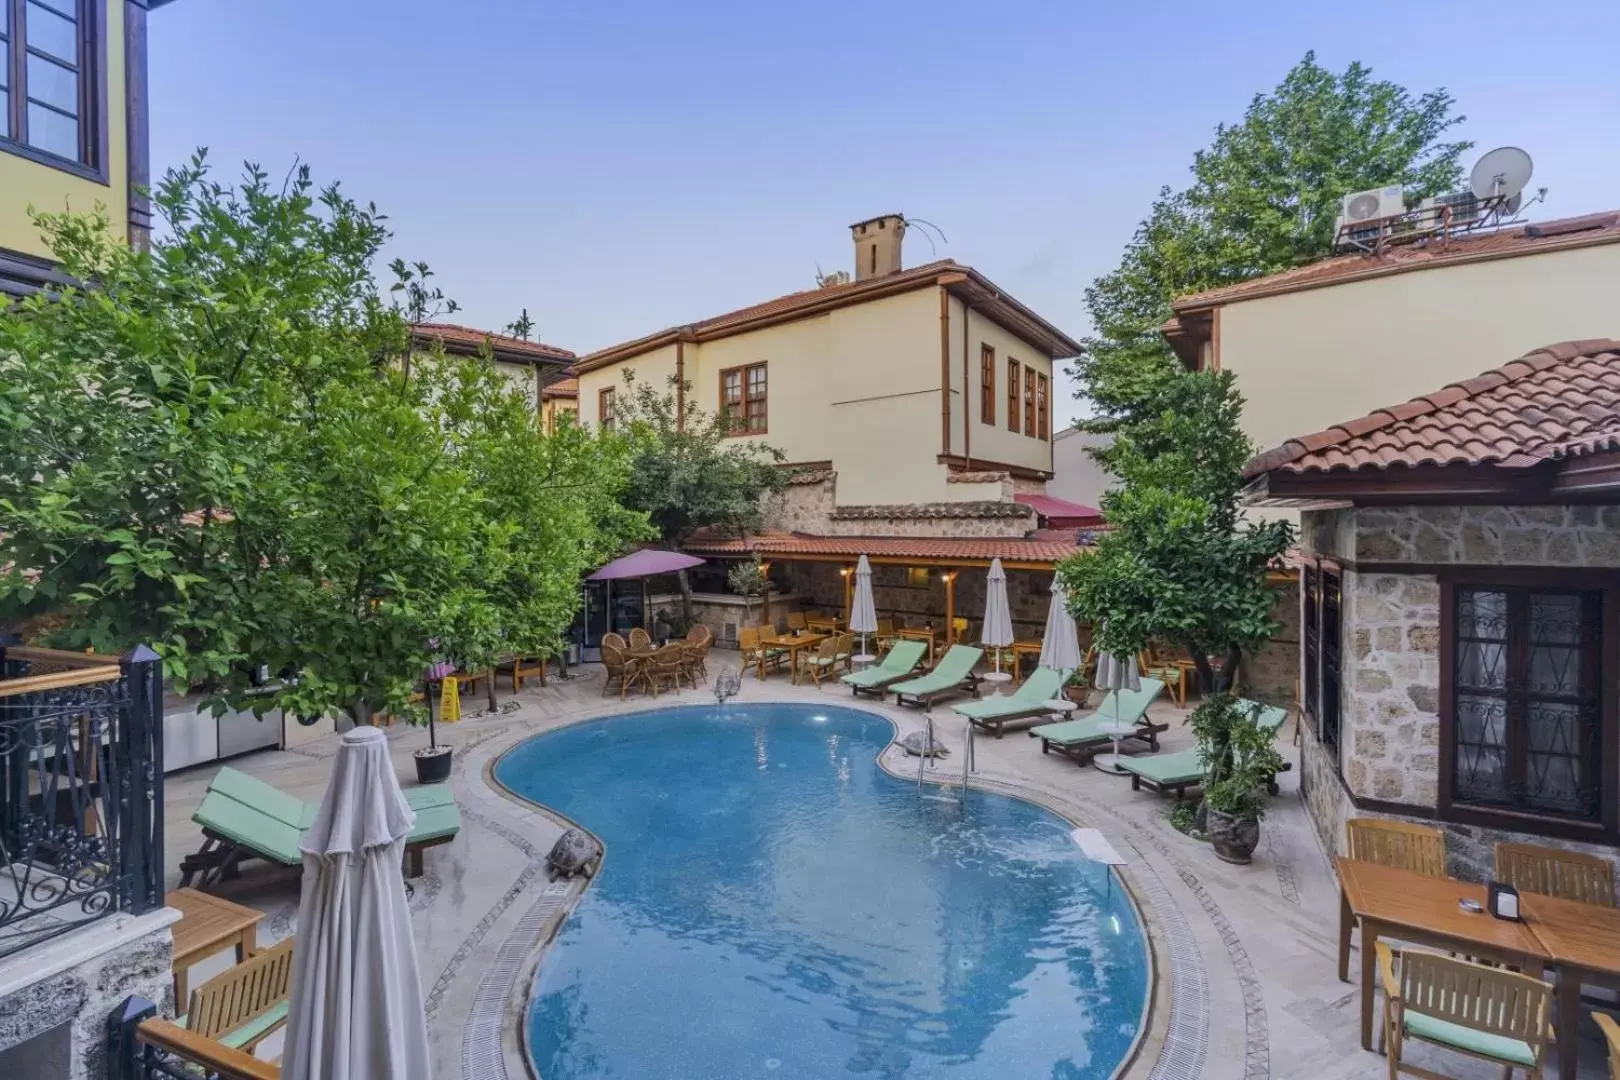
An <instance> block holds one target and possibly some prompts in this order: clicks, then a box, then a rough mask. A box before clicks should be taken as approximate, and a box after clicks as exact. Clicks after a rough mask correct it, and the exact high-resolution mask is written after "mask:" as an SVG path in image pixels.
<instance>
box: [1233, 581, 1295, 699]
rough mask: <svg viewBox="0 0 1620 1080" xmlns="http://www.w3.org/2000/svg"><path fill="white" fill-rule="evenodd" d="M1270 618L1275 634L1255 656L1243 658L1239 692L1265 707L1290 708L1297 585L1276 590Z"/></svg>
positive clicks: (1293, 677) (1293, 676)
mask: <svg viewBox="0 0 1620 1080" xmlns="http://www.w3.org/2000/svg"><path fill="white" fill-rule="evenodd" d="M1271 617H1272V618H1273V619H1275V620H1276V621H1277V623H1278V628H1277V632H1276V633H1275V634H1273V635H1272V636H1271V640H1270V641H1268V642H1266V643H1265V645H1263V646H1261V647H1260V649H1259V650H1258V651H1257V652H1254V653H1251V654H1250V655H1248V656H1246V657H1244V658H1243V668H1242V681H1243V692H1244V693H1245V694H1246V695H1247V696H1249V697H1252V698H1254V699H1255V700H1256V701H1264V702H1266V703H1267V704H1274V705H1286V706H1290V707H1292V705H1293V704H1294V680H1295V679H1297V678H1298V677H1299V583H1298V582H1293V583H1291V584H1289V585H1286V586H1283V587H1282V588H1279V589H1278V590H1277V602H1276V603H1275V604H1273V605H1272V608H1271Z"/></svg>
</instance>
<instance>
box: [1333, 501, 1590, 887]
mask: <svg viewBox="0 0 1620 1080" xmlns="http://www.w3.org/2000/svg"><path fill="white" fill-rule="evenodd" d="M1301 539H1302V545H1301V546H1302V548H1303V549H1304V550H1305V551H1306V552H1307V553H1314V554H1321V555H1330V556H1337V557H1340V558H1344V559H1346V560H1347V561H1349V562H1351V564H1352V565H1354V564H1364V565H1365V564H1373V563H1420V564H1429V565H1435V564H1438V565H1446V564H1454V565H1472V566H1538V567H1620V507H1591V506H1527V507H1502V506H1478V507H1473V506H1469V507H1376V508H1361V509H1357V510H1353V511H1352V510H1340V511H1314V512H1306V514H1305V515H1304V521H1303V528H1302V530H1301ZM1341 613H1342V617H1343V651H1342V658H1341V663H1340V674H1341V687H1342V698H1341V710H1340V735H1339V742H1340V754H1341V755H1342V772H1339V771H1336V770H1335V763H1334V761H1333V758H1332V754H1331V751H1329V750H1328V749H1327V748H1325V747H1322V746H1320V745H1318V744H1317V742H1316V739H1315V737H1314V736H1313V735H1312V734H1311V733H1310V731H1309V725H1307V731H1306V734H1305V737H1304V748H1303V751H1302V754H1301V758H1302V770H1303V780H1304V787H1305V789H1306V803H1307V806H1308V808H1309V810H1310V813H1311V816H1312V819H1313V820H1314V821H1315V823H1316V827H1317V830H1318V832H1319V834H1320V835H1321V836H1322V839H1323V843H1324V845H1325V846H1326V847H1327V848H1328V849H1329V850H1330V851H1342V850H1343V849H1344V821H1345V819H1346V818H1347V817H1350V816H1353V815H1356V814H1359V813H1365V811H1359V810H1356V809H1355V807H1354V805H1353V803H1352V801H1351V796H1352V795H1353V796H1354V797H1356V798H1359V799H1364V800H1370V801H1373V802H1380V803H1394V804H1400V805H1406V806H1411V807H1414V808H1421V809H1422V810H1433V809H1434V808H1436V807H1437V806H1438V801H1439V779H1440V770H1441V769H1442V768H1445V767H1447V765H1446V763H1444V762H1442V761H1441V760H1440V716H1439V700H1440V684H1441V674H1442V673H1441V671H1440V583H1439V579H1438V578H1437V577H1435V576H1434V575H1433V574H1420V573H1369V572H1365V571H1362V570H1354V569H1347V570H1346V571H1345V573H1344V575H1343V601H1342V607H1341ZM1341 776H1342V782H1341V779H1340V777H1341ZM1395 816H1399V815H1395ZM1412 819H1413V820H1420V819H1422V815H1421V814H1414V815H1413V816H1412ZM1446 831H1447V836H1448V852H1449V855H1450V860H1451V872H1452V873H1454V874H1456V875H1457V876H1459V877H1463V878H1468V879H1473V880H1484V879H1486V878H1488V877H1489V876H1490V870H1491V865H1492V860H1493V850H1494V847H1495V844H1496V843H1497V842H1499V841H1505V840H1506V841H1519V842H1525V841H1530V842H1534V843H1538V844H1546V845H1549V846H1554V847H1562V848H1567V849H1569V850H1574V851H1586V852H1589V853H1593V854H1597V855H1600V856H1602V857H1604V858H1607V859H1610V860H1611V861H1614V862H1616V863H1617V866H1620V852H1617V851H1616V850H1615V849H1614V848H1612V847H1606V846H1601V845H1588V844H1579V843H1575V842H1563V841H1558V840H1552V839H1547V838H1544V837H1540V836H1529V835H1527V834H1524V833H1516V832H1510V831H1507V830H1501V829H1492V828H1479V827H1475V826H1464V825H1456V824H1450V823H1448V824H1447V825H1446Z"/></svg>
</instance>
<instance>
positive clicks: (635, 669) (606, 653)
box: [602, 640, 640, 701]
mask: <svg viewBox="0 0 1620 1080" xmlns="http://www.w3.org/2000/svg"><path fill="white" fill-rule="evenodd" d="M602 667H603V668H605V669H606V670H607V678H605V679H603V680H602V696H603V697H607V696H608V694H610V693H611V692H612V691H613V690H614V688H615V687H617V688H618V691H619V700H620V701H623V700H624V695H625V694H626V693H627V692H628V691H629V689H630V685H631V684H632V683H634V682H635V681H636V679H637V677H638V676H639V675H640V664H639V663H638V662H637V661H634V660H631V659H630V658H629V657H628V656H626V655H624V651H623V650H622V649H616V648H614V647H613V646H612V645H609V644H608V643H607V642H606V641H605V640H604V641H603V642H602Z"/></svg>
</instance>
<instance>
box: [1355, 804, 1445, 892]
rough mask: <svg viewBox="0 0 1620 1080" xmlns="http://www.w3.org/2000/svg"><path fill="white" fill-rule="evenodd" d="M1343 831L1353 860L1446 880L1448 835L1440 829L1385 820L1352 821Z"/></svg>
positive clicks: (1358, 819) (1356, 819)
mask: <svg viewBox="0 0 1620 1080" xmlns="http://www.w3.org/2000/svg"><path fill="white" fill-rule="evenodd" d="M1344 828H1345V832H1346V833H1347V834H1348V837H1349V841H1350V848H1349V855H1350V857H1351V858H1352V859H1358V860H1360V861H1361V862H1370V863H1377V864H1378V865H1379V866H1389V867H1393V868H1394V869H1396V870H1411V871H1413V872H1414V873H1418V874H1427V875H1428V876H1429V877H1441V878H1443V877H1445V876H1446V834H1445V833H1443V832H1441V831H1440V830H1439V829H1435V828H1431V827H1429V826H1427V825H1413V824H1410V823H1409V822H1405V821H1390V820H1388V819H1385V818H1351V819H1350V820H1349V821H1347V822H1345V823H1344Z"/></svg>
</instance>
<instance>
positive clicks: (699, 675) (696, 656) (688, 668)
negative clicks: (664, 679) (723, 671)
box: [673, 641, 709, 689]
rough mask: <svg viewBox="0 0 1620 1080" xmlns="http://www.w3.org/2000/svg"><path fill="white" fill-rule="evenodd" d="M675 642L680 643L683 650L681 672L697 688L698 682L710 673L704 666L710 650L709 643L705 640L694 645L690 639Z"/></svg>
mask: <svg viewBox="0 0 1620 1080" xmlns="http://www.w3.org/2000/svg"><path fill="white" fill-rule="evenodd" d="M673 644H676V645H678V646H679V647H680V650H681V674H682V675H683V676H685V677H686V681H687V682H689V683H691V684H692V687H693V689H696V688H697V684H698V683H700V682H702V681H704V680H705V679H707V678H708V674H709V673H708V670H707V669H706V667H705V666H704V663H703V658H704V656H705V655H706V654H707V653H708V651H709V643H708V642H706V641H705V642H702V643H699V644H696V645H694V644H693V643H692V642H690V641H680V642H674V643H673Z"/></svg>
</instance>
